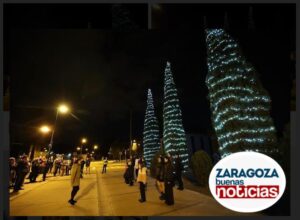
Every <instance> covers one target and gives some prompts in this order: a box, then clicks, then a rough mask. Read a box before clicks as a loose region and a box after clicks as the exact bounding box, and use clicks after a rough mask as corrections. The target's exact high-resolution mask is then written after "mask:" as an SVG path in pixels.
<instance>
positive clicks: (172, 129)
mask: <svg viewBox="0 0 300 220" xmlns="http://www.w3.org/2000/svg"><path fill="white" fill-rule="evenodd" d="M163 120H164V131H163V141H164V147H165V151H166V152H167V153H170V154H171V155H173V154H179V156H180V158H181V161H182V164H183V166H184V170H185V171H186V170H187V169H188V164H189V161H188V150H187V145H186V137H185V131H184V128H183V124H182V115H181V110H180V106H179V99H178V96H177V89H176V86H175V82H174V79H173V76H172V72H171V64H170V63H169V62H167V65H166V68H165V82H164V109H163Z"/></svg>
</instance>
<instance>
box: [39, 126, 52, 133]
mask: <svg viewBox="0 0 300 220" xmlns="http://www.w3.org/2000/svg"><path fill="white" fill-rule="evenodd" d="M50 131H51V129H50V128H49V127H48V126H47V125H43V126H42V127H40V132H42V133H44V134H46V133H48V132H50Z"/></svg>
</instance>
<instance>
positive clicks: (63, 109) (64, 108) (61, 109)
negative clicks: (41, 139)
mask: <svg viewBox="0 0 300 220" xmlns="http://www.w3.org/2000/svg"><path fill="white" fill-rule="evenodd" d="M68 111H69V108H68V107H67V106H66V105H64V104H62V105H59V106H58V107H57V109H56V117H55V122H54V127H53V129H52V134H51V139H50V144H49V151H48V156H49V154H50V152H51V149H52V146H53V137H54V133H55V128H56V123H57V118H58V114H59V113H61V114H66V113H67V112H68Z"/></svg>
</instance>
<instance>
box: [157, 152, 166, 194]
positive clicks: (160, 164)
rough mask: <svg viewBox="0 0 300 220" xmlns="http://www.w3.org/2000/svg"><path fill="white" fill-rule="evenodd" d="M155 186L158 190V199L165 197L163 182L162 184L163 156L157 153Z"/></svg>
mask: <svg viewBox="0 0 300 220" xmlns="http://www.w3.org/2000/svg"><path fill="white" fill-rule="evenodd" d="M156 186H157V188H158V191H159V192H160V197H159V199H160V200H164V199H165V184H164V158H163V156H162V155H159V157H158V158H157V167H156Z"/></svg>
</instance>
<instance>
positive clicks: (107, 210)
mask: <svg viewBox="0 0 300 220" xmlns="http://www.w3.org/2000/svg"><path fill="white" fill-rule="evenodd" d="M123 173H124V165H123V164H119V163H116V164H109V166H108V167H107V173H106V174H100V173H97V178H98V182H99V183H100V186H99V190H98V193H99V196H98V198H99V213H101V214H102V215H105V216H242V215H243V216H249V215H251V216H253V214H242V213H237V212H233V211H230V210H228V209H226V208H224V207H223V206H221V205H219V204H218V203H217V202H216V201H215V200H214V199H213V198H212V197H209V196H207V195H204V194H201V193H198V192H194V191H191V190H188V189H185V190H183V191H179V190H177V189H176V188H175V187H174V198H175V204H174V205H173V206H167V205H166V204H165V203H164V201H161V200H159V198H158V197H159V193H158V191H157V190H156V187H155V182H154V179H153V178H150V177H148V187H147V191H146V197H147V202H145V203H140V202H139V201H138V200H139V198H140V193H139V185H138V183H135V185H134V186H131V187H130V186H128V185H127V184H125V183H124V179H123Z"/></svg>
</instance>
